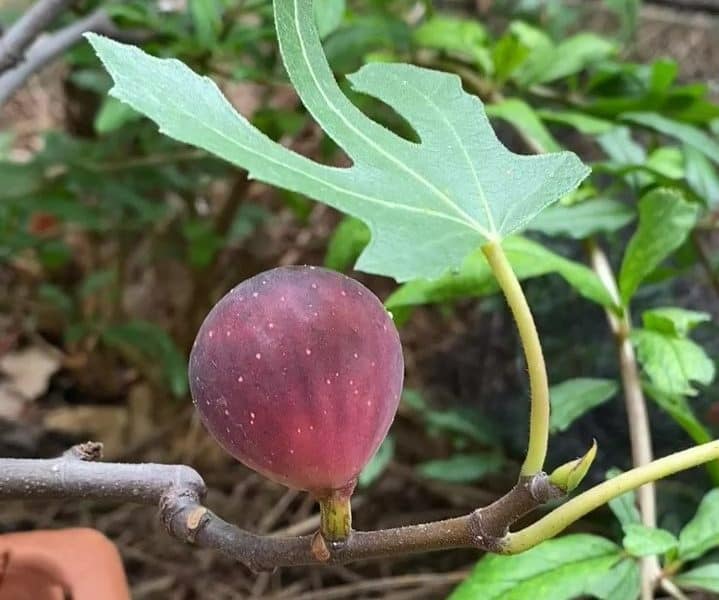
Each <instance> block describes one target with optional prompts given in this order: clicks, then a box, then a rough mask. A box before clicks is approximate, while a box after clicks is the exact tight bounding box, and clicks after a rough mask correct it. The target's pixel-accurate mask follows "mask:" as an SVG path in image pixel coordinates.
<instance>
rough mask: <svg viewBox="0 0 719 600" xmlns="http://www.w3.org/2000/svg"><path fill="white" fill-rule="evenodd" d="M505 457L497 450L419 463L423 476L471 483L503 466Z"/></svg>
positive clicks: (418, 467)
mask: <svg viewBox="0 0 719 600" xmlns="http://www.w3.org/2000/svg"><path fill="white" fill-rule="evenodd" d="M503 464H504V458H503V457H502V455H501V454H499V453H497V452H485V453H483V454H455V455H454V456H452V457H451V458H448V459H446V460H430V461H427V462H424V463H422V464H420V465H417V472H418V473H419V474H420V475H422V476H423V477H428V478H430V479H439V480H441V481H449V482H452V483H470V482H473V481H477V480H479V479H482V477H484V476H485V475H489V474H491V473H496V472H497V471H499V470H500V469H501V468H502V465H503Z"/></svg>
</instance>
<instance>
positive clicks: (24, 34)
mask: <svg viewBox="0 0 719 600" xmlns="http://www.w3.org/2000/svg"><path fill="white" fill-rule="evenodd" d="M74 2H75V0H39V2H35V4H33V5H32V6H31V7H30V8H29V9H28V10H27V12H26V13H25V14H23V16H22V17H20V18H19V19H18V20H17V21H16V22H15V23H14V24H13V25H12V27H10V29H8V30H7V32H6V33H5V35H3V36H2V37H1V38H0V73H4V72H5V71H7V70H8V69H9V68H10V67H13V66H15V65H16V64H17V63H19V62H20V61H21V60H22V59H23V55H24V53H25V49H26V48H27V47H28V46H30V44H32V43H33V42H34V41H35V39H36V38H37V37H38V36H39V35H40V34H41V33H42V32H43V31H44V30H45V28H46V27H47V26H48V25H50V23H52V22H53V21H54V20H55V19H56V18H57V17H58V16H59V15H60V13H62V12H63V11H65V9H66V8H68V7H69V6H70V5H71V4H73V3H74Z"/></svg>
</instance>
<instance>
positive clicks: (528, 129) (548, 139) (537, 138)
mask: <svg viewBox="0 0 719 600" xmlns="http://www.w3.org/2000/svg"><path fill="white" fill-rule="evenodd" d="M486 110H487V116H489V117H490V118H497V119H502V120H504V121H507V122H508V123H511V124H512V125H513V126H514V127H516V128H517V129H518V130H519V131H520V132H522V134H523V135H525V136H526V137H527V139H529V140H531V141H532V143H533V144H534V145H535V147H536V148H538V149H541V151H542V152H559V151H560V150H561V149H562V147H561V146H560V145H559V142H557V140H555V139H554V137H553V136H552V134H551V133H550V132H549V130H548V129H547V128H546V127H545V126H544V123H542V121H541V120H540V118H539V116H538V115H537V113H536V112H535V111H534V109H533V108H532V107H531V106H529V104H527V103H526V102H525V101H524V100H520V99H519V98H506V99H504V100H502V101H501V102H497V103H494V104H489V105H487V107H486Z"/></svg>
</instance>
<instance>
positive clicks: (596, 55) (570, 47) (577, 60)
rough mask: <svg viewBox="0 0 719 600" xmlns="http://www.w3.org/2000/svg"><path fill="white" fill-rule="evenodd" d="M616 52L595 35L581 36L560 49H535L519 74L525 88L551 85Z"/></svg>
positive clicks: (519, 79) (521, 83)
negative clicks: (539, 84) (544, 84)
mask: <svg viewBox="0 0 719 600" xmlns="http://www.w3.org/2000/svg"><path fill="white" fill-rule="evenodd" d="M614 50H615V46H614V44H613V43H612V42H610V41H608V40H605V39H604V38H602V37H599V36H598V35H595V34H593V33H579V34H577V35H575V36H572V37H570V38H568V39H566V40H564V41H563V42H561V43H560V44H558V45H557V46H553V45H552V46H542V47H541V48H538V49H535V50H534V51H533V52H532V53H531V54H530V55H529V58H528V59H527V60H526V61H525V62H524V63H523V64H522V66H521V68H520V69H519V70H518V71H517V73H516V77H515V78H516V79H517V80H518V83H519V84H520V85H522V86H529V85H535V84H538V83H550V82H552V81H556V80H557V79H563V78H565V77H569V76H570V75H576V74H577V73H579V72H581V71H582V70H583V69H585V68H586V67H587V66H589V65H591V64H593V63H596V62H598V61H600V60H603V59H605V58H607V57H609V56H610V55H611V54H612V53H613V52H614Z"/></svg>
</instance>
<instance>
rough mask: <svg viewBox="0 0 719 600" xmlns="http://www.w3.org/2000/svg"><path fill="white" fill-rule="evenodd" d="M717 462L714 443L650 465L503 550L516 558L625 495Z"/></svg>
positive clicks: (587, 495) (576, 502)
mask: <svg viewBox="0 0 719 600" xmlns="http://www.w3.org/2000/svg"><path fill="white" fill-rule="evenodd" d="M717 458H719V441H714V442H709V443H708V444H702V445H701V446H694V447H693V448H689V449H688V450H683V451H682V452H677V453H676V454H671V455H669V456H665V457H664V458H660V459H658V460H655V461H654V462H653V463H651V464H649V465H645V466H642V467H637V468H635V469H632V470H631V471H627V472H625V473H622V474H621V475H618V476H617V477H614V478H612V479H609V480H607V481H605V482H604V483H600V484H599V485H597V486H595V487H593V488H592V489H590V490H587V491H586V492H584V493H583V494H580V495H579V496H576V497H575V498H572V499H571V500H569V501H568V502H566V503H565V504H563V505H562V506H560V507H559V508H556V509H554V510H553V511H552V512H550V513H549V514H548V515H546V516H545V517H543V518H541V519H540V520H539V521H537V522H536V523H534V524H533V525H530V526H529V527H526V528H525V529H522V530H520V531H517V532H515V533H510V534H509V535H508V536H507V537H506V538H505V540H504V544H503V547H502V550H503V552H504V553H506V554H517V553H519V552H524V551H525V550H529V549H530V548H533V547H534V546H536V545H537V544H540V543H541V542H543V541H545V540H548V539H550V538H552V537H554V536H555V535H557V534H558V533H560V532H561V531H563V530H564V529H566V528H567V527H568V526H569V525H571V524H572V523H574V522H576V521H578V520H579V519H581V518H582V517H584V516H585V515H587V514H588V513H590V512H592V511H593V510H595V509H597V508H599V507H600V506H602V505H604V504H606V503H607V502H609V501H610V500H613V499H614V498H617V497H618V496H621V495H622V494H625V493H626V492H629V491H631V490H633V489H635V488H638V487H639V486H642V485H646V484H647V483H649V482H651V481H656V480H657V479H662V478H663V477H668V476H669V475H674V474H675V473H678V472H679V471H684V470H686V469H691V468H692V467H696V466H698V465H701V464H704V463H706V462H709V461H711V460H716V459H717Z"/></svg>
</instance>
